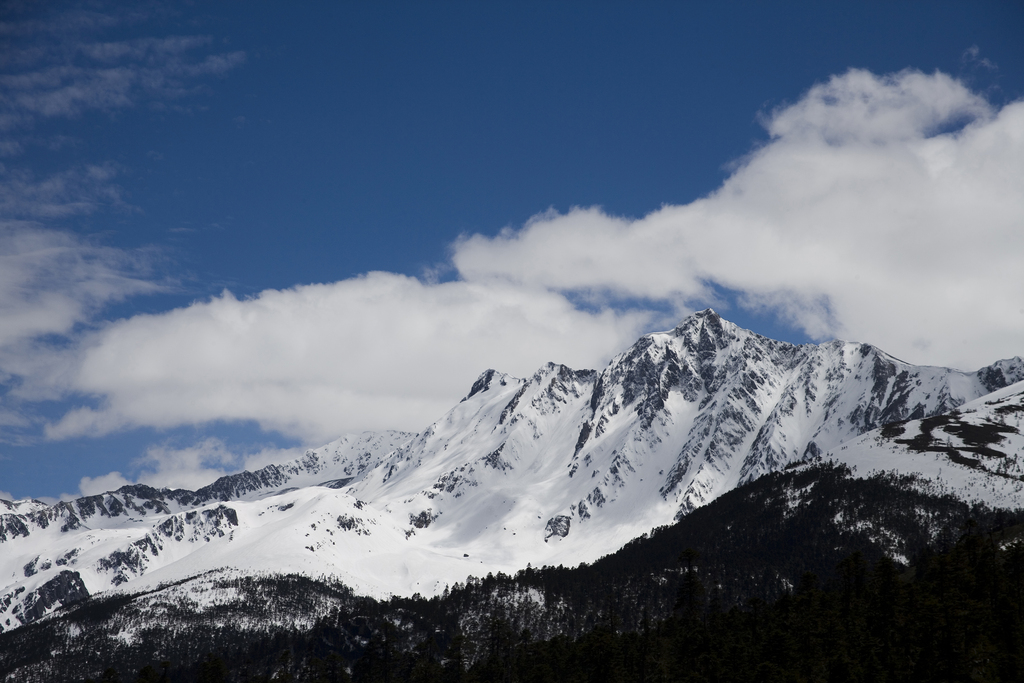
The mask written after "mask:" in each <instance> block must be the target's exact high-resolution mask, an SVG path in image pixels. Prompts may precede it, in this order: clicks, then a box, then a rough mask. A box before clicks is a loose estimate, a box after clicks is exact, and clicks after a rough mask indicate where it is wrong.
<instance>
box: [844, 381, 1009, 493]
mask: <svg viewBox="0 0 1024 683" xmlns="http://www.w3.org/2000/svg"><path fill="white" fill-rule="evenodd" d="M825 457H827V458H828V459H830V460H836V461H838V462H842V463H845V464H847V465H850V466H851V467H852V468H856V473H857V474H858V475H859V476H869V475H870V474H872V473H874V472H898V473H901V474H916V475H918V480H919V482H920V486H921V488H922V489H925V490H928V491H931V492H938V493H951V494H953V495H955V496H957V497H958V498H960V499H962V500H966V501H969V502H982V503H987V504H989V505H991V506H992V507H1007V508H1019V507H1021V506H1022V505H1024V382H1017V383H1016V384H1013V385H1011V386H1009V387H1006V388H1004V389H1001V390H999V391H995V392H993V393H991V394H989V395H987V396H984V397H982V398H980V399H977V400H974V401H971V402H969V403H966V404H964V405H963V406H961V407H960V408H958V409H957V410H954V411H951V412H949V413H946V414H943V415H937V416H934V417H931V418H927V419H923V420H910V421H907V422H899V423H893V424H890V425H887V426H885V427H883V428H882V429H879V430H876V431H873V432H871V433H869V434H865V435H864V436H862V437H860V438H857V439H854V440H852V441H850V442H849V443H846V444H843V445H842V446H840V447H839V448H837V449H835V450H834V451H832V452H830V453H828V454H826V456H825Z"/></svg>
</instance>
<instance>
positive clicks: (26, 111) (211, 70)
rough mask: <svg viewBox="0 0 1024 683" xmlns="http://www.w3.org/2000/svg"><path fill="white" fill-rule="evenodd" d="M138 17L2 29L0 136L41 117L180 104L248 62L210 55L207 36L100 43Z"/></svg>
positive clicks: (84, 17) (232, 55)
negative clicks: (212, 79) (209, 80)
mask: <svg viewBox="0 0 1024 683" xmlns="http://www.w3.org/2000/svg"><path fill="white" fill-rule="evenodd" d="M140 18H141V17H140V16H139V15H138V14H137V13H135V14H132V13H124V12H122V13H112V14H99V13H89V12H85V13H83V12H80V11H68V12H65V13H62V14H57V15H56V16H53V17H50V18H49V19H48V20H46V21H42V20H38V19H32V20H24V21H13V22H5V23H3V24H0V39H2V41H3V43H2V44H3V47H4V48H5V49H4V56H3V57H2V58H0V68H3V70H4V73H3V74H2V75H0V131H7V132H10V131H12V130H17V129H24V128H28V127H31V125H32V123H33V122H34V121H36V120H37V119H40V118H54V117H66V118H70V117H76V116H79V115H81V114H82V113H83V112H85V111H88V110H97V111H106V112H110V111H114V110H117V109H123V108H127V107H133V106H137V105H140V104H144V103H148V104H156V103H166V102H168V101H173V100H179V99H181V98H183V97H186V96H188V95H193V94H195V93H197V92H201V91H202V90H203V89H204V85H203V83H202V79H204V78H206V77H219V76H223V75H225V74H227V73H228V72H229V71H231V70H232V69H235V68H236V67H238V66H239V65H241V64H243V63H244V62H245V58H246V55H245V52H243V51H240V50H235V51H227V52H214V53H212V54H211V53H209V48H210V47H212V44H213V40H212V38H211V37H210V36H204V35H192V36H189V35H174V36H163V37H142V38H135V39H131V40H122V41H104V40H102V39H100V36H101V35H102V33H103V31H105V30H108V29H111V28H114V27H116V26H118V25H120V24H124V23H130V22H133V21H136V22H137V21H139V20H140ZM28 37H31V38H32V40H31V41H30V42H29V41H26V38H28Z"/></svg>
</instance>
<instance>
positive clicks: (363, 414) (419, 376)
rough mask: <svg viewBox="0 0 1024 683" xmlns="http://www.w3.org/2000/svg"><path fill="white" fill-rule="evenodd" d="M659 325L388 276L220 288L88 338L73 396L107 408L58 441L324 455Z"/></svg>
mask: <svg viewBox="0 0 1024 683" xmlns="http://www.w3.org/2000/svg"><path fill="white" fill-rule="evenodd" d="M650 318H651V316H650V314H649V313H647V312H642V311H641V312H631V313H626V314H617V313H615V312H613V311H611V310H601V311H598V312H584V311H580V310H577V309H575V308H574V307H573V306H572V305H571V304H570V303H569V302H568V300H566V299H565V298H564V297H562V296H560V295H558V294H554V293H551V292H548V291H545V290H541V289H532V288H527V287H521V286H515V287H513V286H508V285H505V284H501V283H496V284H488V285H480V284H474V283H469V282H448V283H441V284H424V283H423V282H420V281H419V280H417V279H415V278H410V277H405V276H401V275H394V274H390V273H370V274H368V275H365V276H363V277H359V278H354V279H350V280H345V281H342V282H337V283H333V284H325V285H308V286H302V287H296V288H293V289H289V290H284V291H277V290H268V291H266V292H263V293H262V294H260V295H259V296H258V297H257V298H254V299H249V300H241V301H240V300H238V299H236V298H235V297H234V296H232V295H231V294H230V293H228V292H225V293H224V294H223V295H222V296H220V297H217V298H215V299H213V300H211V301H208V302H201V303H195V304H193V305H191V306H189V307H187V308H183V309H178V310H175V311H171V312H168V313H164V314H160V315H141V316H135V317H133V318H131V319H129V320H124V321H119V322H116V323H113V324H110V325H108V326H107V327H105V328H104V329H102V330H100V331H99V332H97V333H95V334H93V335H91V336H89V337H88V338H87V340H86V341H85V342H84V344H83V349H82V351H81V356H80V360H79V364H78V367H77V368H76V370H75V371H74V373H73V375H72V376H70V377H69V379H68V387H69V388H70V389H73V390H74V391H77V392H81V393H84V394H88V395H95V396H102V397H104V398H103V401H102V404H101V405H100V406H99V407H97V408H80V409H77V410H74V411H71V412H69V413H68V414H66V415H65V416H64V417H63V418H62V419H61V420H60V421H59V422H57V423H56V424H53V425H50V426H49V427H48V429H47V435H48V436H49V437H50V438H54V439H58V438H66V437H69V436H74V435H83V434H91V435H100V434H105V433H108V432H111V431H115V430H120V429H124V428H129V427H134V426H141V425H148V426H155V427H161V428H165V427H173V426H177V425H181V424H197V423H203V422H208V421H212V420H256V421H258V422H259V424H260V425H261V426H262V427H263V428H264V429H272V430H278V431H280V432H282V433H284V434H288V435H291V436H295V437H298V438H300V439H302V440H303V441H304V442H306V443H315V444H319V443H321V442H325V441H328V440H330V439H332V438H335V437H337V436H338V435H340V434H342V433H345V432H347V431H361V430H363V429H383V428H404V429H421V428H423V427H424V426H426V425H427V424H429V423H430V422H431V421H432V420H434V419H436V418H438V417H439V416H440V415H441V414H443V413H444V412H445V411H446V410H447V409H448V408H450V407H451V405H452V404H453V403H454V401H457V400H458V399H459V398H460V397H461V396H462V395H464V394H465V393H466V392H467V391H468V389H469V387H470V385H471V384H472V381H473V380H474V379H475V378H476V376H477V375H478V374H479V373H480V372H482V371H483V370H485V369H487V368H489V367H497V368H499V369H502V370H505V371H508V372H512V373H517V374H520V375H524V374H531V373H532V372H533V371H534V370H535V369H536V368H537V367H539V366H540V365H541V364H542V363H544V362H547V361H549V360H554V361H561V362H566V363H569V364H573V365H575V366H577V367H588V366H593V365H596V364H599V363H601V362H603V361H604V360H606V359H607V357H608V355H609V354H610V353H612V352H614V351H617V350H619V349H621V348H623V347H624V346H625V345H627V344H628V343H630V342H631V341H632V340H633V339H634V338H635V337H636V335H637V334H638V332H639V331H640V329H641V327H642V326H643V325H644V324H646V323H648V322H649V321H650Z"/></svg>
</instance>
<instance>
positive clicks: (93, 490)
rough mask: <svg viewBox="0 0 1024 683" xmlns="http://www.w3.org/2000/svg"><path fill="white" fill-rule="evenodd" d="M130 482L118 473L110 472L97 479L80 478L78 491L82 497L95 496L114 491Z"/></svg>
mask: <svg viewBox="0 0 1024 683" xmlns="http://www.w3.org/2000/svg"><path fill="white" fill-rule="evenodd" d="M131 483H132V482H130V481H128V480H127V479H125V478H124V477H123V476H122V475H121V473H120V472H110V473H109V474H104V475H102V476H99V477H82V480H81V481H80V482H79V484H78V490H79V491H81V493H82V495H83V496H96V495H99V494H101V493H106V492H107V491H114V490H116V489H119V488H121V487H122V486H124V485H125V484H131Z"/></svg>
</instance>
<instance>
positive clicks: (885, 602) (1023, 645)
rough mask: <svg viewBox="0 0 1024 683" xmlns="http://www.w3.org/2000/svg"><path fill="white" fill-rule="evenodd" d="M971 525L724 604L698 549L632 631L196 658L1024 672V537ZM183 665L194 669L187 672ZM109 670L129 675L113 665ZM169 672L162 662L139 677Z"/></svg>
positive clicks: (494, 679)
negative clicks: (903, 566)
mask: <svg viewBox="0 0 1024 683" xmlns="http://www.w3.org/2000/svg"><path fill="white" fill-rule="evenodd" d="M1000 545H1001V536H999V535H993V534H987V533H986V534H982V533H978V532H977V530H976V529H974V528H971V529H968V530H967V533H965V534H964V535H963V537H962V538H961V539H960V540H959V541H958V542H957V543H956V544H955V545H954V547H953V548H952V549H951V550H949V551H948V552H944V553H939V554H933V553H930V552H927V551H926V552H923V553H922V554H921V555H920V557H918V558H917V560H916V563H915V565H914V566H913V567H912V568H911V569H910V570H909V571H905V572H901V571H900V570H899V568H898V566H897V565H896V564H895V563H894V562H893V561H892V560H890V559H888V558H882V559H879V560H878V561H876V562H874V563H868V562H867V561H866V560H865V559H864V558H863V556H861V554H860V553H854V554H853V555H851V556H849V557H847V558H845V559H844V560H843V561H842V562H841V563H840V564H839V566H838V568H837V573H836V576H837V578H836V579H835V580H833V581H830V582H829V583H828V584H827V585H825V586H822V585H819V581H818V579H817V577H816V576H815V575H814V574H811V573H807V574H805V575H804V576H803V578H802V579H801V580H800V581H799V583H798V584H797V585H796V586H794V587H793V589H792V590H791V592H789V593H787V594H785V595H783V596H782V597H780V598H779V599H777V600H774V601H772V602H765V601H762V600H760V599H758V598H754V599H752V600H750V601H748V602H747V603H746V604H745V605H743V606H732V607H730V608H728V609H726V608H724V607H723V605H722V603H721V599H720V591H719V590H718V589H717V588H716V586H714V585H708V583H707V581H706V580H705V578H704V573H703V571H702V569H701V566H700V558H699V556H698V555H697V553H695V552H693V551H687V552H684V553H683V556H682V557H681V558H680V560H681V563H682V564H683V568H682V580H681V581H680V583H679V589H678V594H677V597H676V600H675V603H674V610H673V614H672V615H671V616H670V617H668V618H666V619H661V620H657V621H644V620H643V617H642V615H641V623H642V627H641V628H640V629H638V630H629V631H622V630H620V625H619V624H618V623H616V619H615V618H614V616H613V615H609V616H608V618H607V619H606V620H605V621H603V622H602V623H598V624H597V625H596V627H595V628H594V629H592V630H591V631H589V632H588V633H587V634H585V635H583V636H581V637H579V638H570V637H568V636H556V637H554V638H550V639H546V640H540V639H535V638H534V637H533V636H532V634H531V633H530V632H529V631H528V630H524V631H521V632H516V631H515V630H514V629H513V628H511V627H510V625H509V622H507V621H506V620H503V619H500V618H495V619H493V620H491V622H490V623H489V625H488V632H487V636H486V637H485V638H483V639H480V640H477V641H475V642H473V641H470V640H468V639H467V638H465V637H464V636H462V635H457V636H455V637H454V638H451V639H445V638H444V636H443V635H442V634H441V633H440V632H439V633H437V634H435V635H434V636H430V637H427V638H425V639H422V640H421V641H419V642H418V643H417V644H416V645H415V646H414V647H412V648H408V649H405V650H404V651H403V650H402V649H401V648H400V642H401V634H400V633H398V629H397V627H396V626H395V625H394V624H391V623H388V622H385V623H383V624H381V625H380V626H379V627H378V628H375V629H373V630H372V632H371V634H370V638H369V641H368V642H367V644H366V647H365V649H364V651H363V653H362V654H361V656H360V657H359V658H358V659H357V660H356V661H355V662H354V664H353V665H352V667H351V672H349V671H347V670H346V667H345V660H344V658H343V657H341V656H340V655H339V654H338V653H334V652H330V651H329V650H330V648H329V647H325V646H324V644H325V643H329V642H330V641H331V635H330V628H331V627H330V626H329V625H327V624H322V625H321V626H320V627H318V628H317V629H314V631H313V632H311V633H308V634H305V635H304V636H302V637H293V638H290V639H289V638H282V639H281V640H280V641H279V642H278V643H276V645H277V646H278V647H279V649H276V650H275V649H274V647H275V644H274V643H263V644H261V646H260V648H261V649H263V650H264V651H263V653H262V657H260V656H259V655H260V653H259V652H257V651H255V650H250V651H248V652H247V653H245V655H244V661H239V660H240V658H239V657H238V656H233V657H229V658H228V659H225V658H223V657H221V656H216V655H208V656H206V657H204V658H203V659H202V660H201V661H199V662H195V663H193V665H192V666H190V667H186V668H187V671H188V678H183V679H182V680H194V681H197V682H199V683H227V682H229V681H246V682H250V683H257V682H265V683H271V682H284V681H292V682H296V683H298V682H302V683H341V682H348V681H353V682H354V683H381V682H387V683H449V682H451V683H498V682H501V683H514V682H522V683H548V682H550V683H576V682H578V683H604V682H608V683H613V682H614V683H633V682H635V683H661V682H664V683H671V682H676V681H679V682H684V681H685V682H694V683H696V682H704V681H707V682H712V681H714V682H721V683H728V682H736V683H741V682H742V683H746V682H750V683H755V682H766V683H767V682H774V681H780V682H781V681H823V682H828V683H843V682H850V683H854V682H860V681H865V682H866V681H879V682H885V681H900V682H903V681H907V682H917V681H920V682H922V683H923V682H930V681H936V682H938V681H977V682H985V681H993V682H995V681H1019V680H1024V544H1022V543H1021V542H1020V541H1016V542H1013V543H1011V544H1009V545H1007V546H1006V547H1005V548H1001V547H1000ZM182 673H184V671H182ZM101 680H105V681H112V680H118V679H117V678H116V672H114V671H113V670H111V671H108V673H107V676H106V677H105V678H104V679H101ZM128 680H129V681H139V682H140V683H157V682H158V681H168V680H170V679H169V678H167V670H166V669H165V670H164V672H163V673H162V674H161V673H160V672H158V671H157V669H156V667H154V666H151V667H149V668H148V669H144V670H143V671H140V672H139V674H138V676H135V677H132V678H129V679H128Z"/></svg>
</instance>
